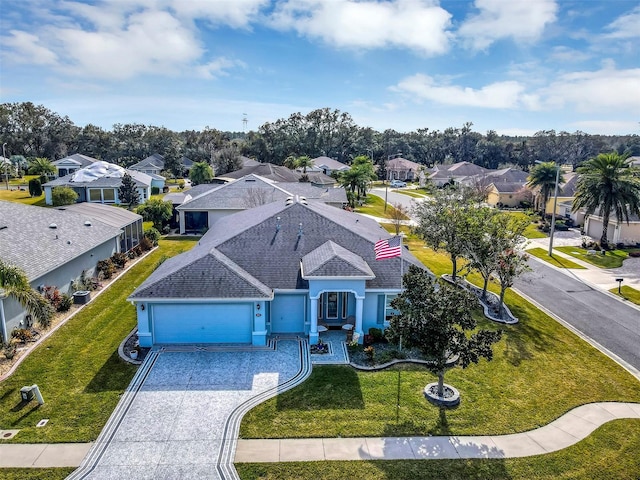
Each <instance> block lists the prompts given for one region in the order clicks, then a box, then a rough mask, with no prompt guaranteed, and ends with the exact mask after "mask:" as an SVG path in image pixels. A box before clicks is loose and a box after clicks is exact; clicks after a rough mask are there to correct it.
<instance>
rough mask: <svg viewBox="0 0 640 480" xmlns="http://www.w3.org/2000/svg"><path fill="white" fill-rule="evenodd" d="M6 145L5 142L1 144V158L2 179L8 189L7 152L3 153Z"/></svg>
mask: <svg viewBox="0 0 640 480" xmlns="http://www.w3.org/2000/svg"><path fill="white" fill-rule="evenodd" d="M6 146H7V144H6V142H5V143H3V144H2V158H3V160H2V161H3V162H4V181H5V184H6V185H7V190H9V163H8V161H7V160H8V159H7V154H6V153H5V150H4V149H5V147H6Z"/></svg>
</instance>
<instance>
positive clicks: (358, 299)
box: [355, 295, 364, 343]
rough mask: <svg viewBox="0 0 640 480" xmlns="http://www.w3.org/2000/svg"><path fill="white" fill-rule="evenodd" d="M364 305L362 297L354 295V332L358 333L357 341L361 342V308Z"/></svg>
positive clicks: (362, 338)
mask: <svg viewBox="0 0 640 480" xmlns="http://www.w3.org/2000/svg"><path fill="white" fill-rule="evenodd" d="M363 306H364V297H359V296H358V295H356V326H355V333H356V335H358V343H362V342H363V341H364V336H363V332H362V309H363Z"/></svg>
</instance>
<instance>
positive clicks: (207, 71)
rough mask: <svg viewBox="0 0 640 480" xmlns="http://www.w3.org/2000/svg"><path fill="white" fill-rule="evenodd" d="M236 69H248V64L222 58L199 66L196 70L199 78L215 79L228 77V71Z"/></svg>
mask: <svg viewBox="0 0 640 480" xmlns="http://www.w3.org/2000/svg"><path fill="white" fill-rule="evenodd" d="M234 67H246V64H245V63H244V62H240V61H238V60H229V59H228V58H225V57H220V58H217V59H215V60H213V61H211V62H209V63H206V64H204V65H198V66H197V67H196V68H195V70H196V73H197V75H198V76H199V77H201V78H206V79H213V78H217V77H220V76H223V75H228V73H227V70H229V69H231V68H234Z"/></svg>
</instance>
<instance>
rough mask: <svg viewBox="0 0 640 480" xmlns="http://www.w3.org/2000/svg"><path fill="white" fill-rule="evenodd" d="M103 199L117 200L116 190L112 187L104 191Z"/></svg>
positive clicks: (104, 200)
mask: <svg viewBox="0 0 640 480" xmlns="http://www.w3.org/2000/svg"><path fill="white" fill-rule="evenodd" d="M102 201H103V202H115V201H116V193H115V190H112V189H110V188H108V189H105V190H103V191H102Z"/></svg>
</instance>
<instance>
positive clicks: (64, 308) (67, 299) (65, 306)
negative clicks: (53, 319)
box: [57, 293, 73, 312]
mask: <svg viewBox="0 0 640 480" xmlns="http://www.w3.org/2000/svg"><path fill="white" fill-rule="evenodd" d="M71 305H73V297H71V296H70V295H67V294H66V293H63V294H62V295H61V296H60V303H58V308H57V310H58V311H59V312H68V311H69V309H70V308H71Z"/></svg>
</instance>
